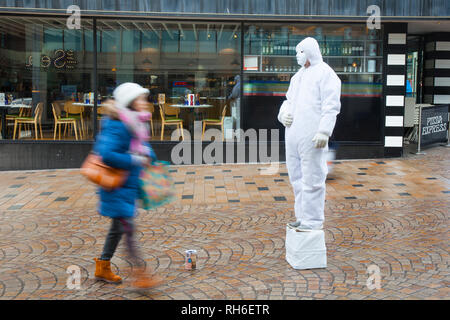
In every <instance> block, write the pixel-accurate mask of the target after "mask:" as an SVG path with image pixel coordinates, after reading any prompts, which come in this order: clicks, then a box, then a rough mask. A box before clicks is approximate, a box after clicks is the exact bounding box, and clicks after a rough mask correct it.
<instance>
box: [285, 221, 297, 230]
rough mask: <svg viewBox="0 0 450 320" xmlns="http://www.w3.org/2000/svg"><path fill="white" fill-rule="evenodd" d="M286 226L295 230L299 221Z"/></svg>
mask: <svg viewBox="0 0 450 320" xmlns="http://www.w3.org/2000/svg"><path fill="white" fill-rule="evenodd" d="M286 226H287V227H288V228H291V229H296V228H297V227H299V226H300V221H295V222H290V223H286Z"/></svg>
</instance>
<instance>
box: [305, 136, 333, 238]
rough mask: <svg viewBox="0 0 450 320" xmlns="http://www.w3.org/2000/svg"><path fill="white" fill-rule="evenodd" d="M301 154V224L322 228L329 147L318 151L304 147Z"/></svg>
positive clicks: (311, 147) (310, 146) (309, 146)
mask: <svg viewBox="0 0 450 320" xmlns="http://www.w3.org/2000/svg"><path fill="white" fill-rule="evenodd" d="M302 149H303V150H302V152H301V166H302V186H303V188H302V198H301V212H302V214H301V217H300V220H301V223H302V225H303V226H306V227H310V228H314V229H315V228H322V226H323V222H324V218H325V217H324V209H325V192H326V190H325V180H326V178H327V173H328V167H327V161H326V155H327V152H328V147H326V148H323V149H316V148H314V147H313V146H312V144H311V145H308V146H306V147H305V146H303V148H302Z"/></svg>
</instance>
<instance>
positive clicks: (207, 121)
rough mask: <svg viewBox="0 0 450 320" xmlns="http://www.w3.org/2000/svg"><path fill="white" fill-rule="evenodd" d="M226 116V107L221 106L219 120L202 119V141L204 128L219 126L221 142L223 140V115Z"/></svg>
mask: <svg viewBox="0 0 450 320" xmlns="http://www.w3.org/2000/svg"><path fill="white" fill-rule="evenodd" d="M226 114H227V105H224V106H223V110H222V117H221V118H220V119H204V120H203V121H202V123H203V131H202V140H203V137H204V135H205V129H206V126H207V125H209V126H220V128H221V130H222V141H223V140H224V132H223V121H224V119H225V115H226Z"/></svg>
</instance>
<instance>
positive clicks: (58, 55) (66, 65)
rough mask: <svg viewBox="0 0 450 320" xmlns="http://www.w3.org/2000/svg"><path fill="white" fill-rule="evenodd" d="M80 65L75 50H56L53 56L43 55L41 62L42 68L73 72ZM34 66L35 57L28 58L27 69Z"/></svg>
mask: <svg viewBox="0 0 450 320" xmlns="http://www.w3.org/2000/svg"><path fill="white" fill-rule="evenodd" d="M77 64H78V61H77V60H76V59H75V54H74V52H73V50H62V49H58V50H55V52H54V53H53V55H51V56H50V55H42V56H41V60H40V66H41V68H45V69H47V68H51V67H52V68H56V69H68V70H72V69H74V68H75V66H76V65H77ZM32 66H33V56H31V55H30V56H28V58H27V62H26V67H27V68H31V67H32Z"/></svg>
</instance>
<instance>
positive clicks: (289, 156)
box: [286, 141, 303, 221]
mask: <svg viewBox="0 0 450 320" xmlns="http://www.w3.org/2000/svg"><path fill="white" fill-rule="evenodd" d="M286 167H287V169H288V174H289V181H290V182H291V185H292V188H293V189H294V197H295V205H294V207H295V218H296V221H299V220H300V217H301V204H302V188H303V187H302V167H301V161H300V157H299V155H298V148H297V147H296V145H295V144H290V143H288V141H286Z"/></svg>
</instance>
